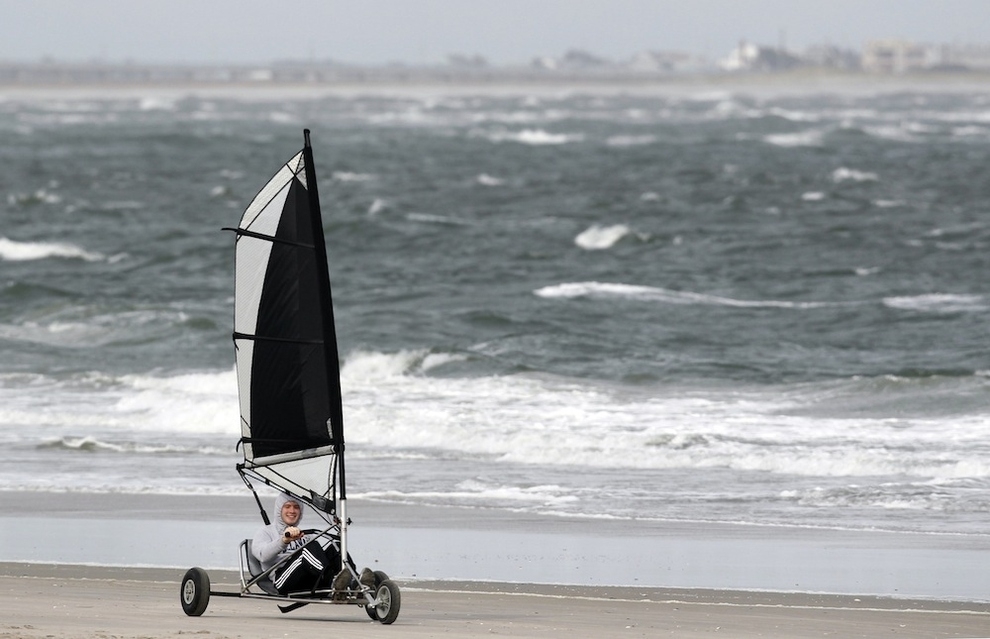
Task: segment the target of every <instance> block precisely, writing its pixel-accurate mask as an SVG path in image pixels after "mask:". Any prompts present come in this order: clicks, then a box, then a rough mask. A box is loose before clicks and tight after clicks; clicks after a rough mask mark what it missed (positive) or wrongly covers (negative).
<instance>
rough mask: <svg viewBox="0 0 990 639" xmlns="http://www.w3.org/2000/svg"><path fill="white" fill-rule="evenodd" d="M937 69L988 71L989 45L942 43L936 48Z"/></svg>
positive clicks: (989, 62)
mask: <svg viewBox="0 0 990 639" xmlns="http://www.w3.org/2000/svg"><path fill="white" fill-rule="evenodd" d="M937 68H938V69H943V70H966V71H990V46H987V45H975V44H967V45H955V44H944V45H942V46H941V47H939V48H938V67H937Z"/></svg>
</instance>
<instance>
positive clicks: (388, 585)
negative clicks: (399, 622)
mask: <svg viewBox="0 0 990 639" xmlns="http://www.w3.org/2000/svg"><path fill="white" fill-rule="evenodd" d="M376 600H377V603H376V604H375V607H374V611H375V618H376V619H377V620H378V621H380V622H382V623H383V624H385V625H388V624H390V623H392V622H393V621H395V620H396V619H397V618H398V617H399V605H400V604H401V603H402V597H401V596H400V595H399V587H398V586H396V585H395V582H394V581H392V580H391V579H386V580H384V581H382V582H381V583H380V584H378V591H377V596H376Z"/></svg>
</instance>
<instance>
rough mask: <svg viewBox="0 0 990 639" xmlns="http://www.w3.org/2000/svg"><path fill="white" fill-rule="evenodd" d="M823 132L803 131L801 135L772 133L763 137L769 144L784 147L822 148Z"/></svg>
mask: <svg viewBox="0 0 990 639" xmlns="http://www.w3.org/2000/svg"><path fill="white" fill-rule="evenodd" d="M822 138H823V135H822V132H821V131H818V130H810V131H802V132H799V133H772V134H770V135H765V136H763V141H764V142H766V143H767V144H772V145H774V146H782V147H787V148H790V147H800V146H821V144H822Z"/></svg>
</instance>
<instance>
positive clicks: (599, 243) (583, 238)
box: [574, 224, 630, 251]
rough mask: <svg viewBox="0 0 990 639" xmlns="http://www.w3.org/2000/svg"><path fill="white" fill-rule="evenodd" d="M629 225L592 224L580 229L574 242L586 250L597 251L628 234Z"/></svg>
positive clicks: (609, 246)
mask: <svg viewBox="0 0 990 639" xmlns="http://www.w3.org/2000/svg"><path fill="white" fill-rule="evenodd" d="M629 233H630V230H629V227H628V226H626V225H625V224H615V225H613V226H598V225H597V224H595V225H594V226H591V227H589V228H588V229H586V230H584V231H582V232H581V233H580V234H578V236H577V237H575V238H574V243H575V244H577V245H578V246H580V247H581V248H583V249H585V250H588V251H599V250H602V249H607V248H612V246H614V245H615V243H616V242H618V241H619V240H621V239H622V238H624V237H625V236H626V235H629Z"/></svg>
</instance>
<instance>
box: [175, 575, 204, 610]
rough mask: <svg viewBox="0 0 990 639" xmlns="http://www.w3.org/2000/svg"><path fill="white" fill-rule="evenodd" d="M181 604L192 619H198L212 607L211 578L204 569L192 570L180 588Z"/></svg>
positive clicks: (183, 579)
mask: <svg viewBox="0 0 990 639" xmlns="http://www.w3.org/2000/svg"><path fill="white" fill-rule="evenodd" d="M179 603H181V604H182V611H183V612H185V613H186V614H187V615H189V616H190V617H198V616H200V615H201V614H203V613H204V612H206V607H207V606H209V605H210V576H209V575H208V574H206V571H205V570H203V569H202V568H190V569H189V570H187V571H186V574H185V576H184V577H183V578H182V584H181V585H180V586H179Z"/></svg>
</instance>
